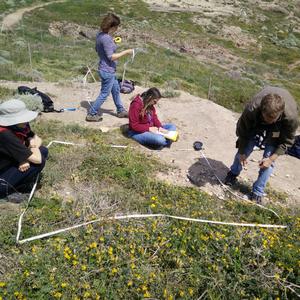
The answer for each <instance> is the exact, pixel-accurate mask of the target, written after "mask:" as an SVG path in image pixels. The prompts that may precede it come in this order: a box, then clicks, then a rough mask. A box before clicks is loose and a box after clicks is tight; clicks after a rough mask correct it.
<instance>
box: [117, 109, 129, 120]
mask: <svg viewBox="0 0 300 300" xmlns="http://www.w3.org/2000/svg"><path fill="white" fill-rule="evenodd" d="M117 117H118V118H128V112H127V111H126V110H123V111H120V112H118V113H117Z"/></svg>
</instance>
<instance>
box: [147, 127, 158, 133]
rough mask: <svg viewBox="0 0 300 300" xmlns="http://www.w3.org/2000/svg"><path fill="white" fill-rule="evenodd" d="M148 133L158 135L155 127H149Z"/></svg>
mask: <svg viewBox="0 0 300 300" xmlns="http://www.w3.org/2000/svg"><path fill="white" fill-rule="evenodd" d="M149 131H150V132H152V133H158V131H159V130H158V128H157V127H149Z"/></svg>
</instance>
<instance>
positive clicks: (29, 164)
mask: <svg viewBox="0 0 300 300" xmlns="http://www.w3.org/2000/svg"><path fill="white" fill-rule="evenodd" d="M37 115H38V113H37V112H34V111H30V110H28V109H26V106H25V104H24V103H23V102H22V101H20V100H16V99H13V100H9V101H6V102H4V103H2V104H1V105H0V198H5V197H7V196H9V195H10V194H13V193H16V192H17V193H22V192H29V191H30V189H31V188H32V184H33V182H34V181H35V179H36V177H37V175H38V174H39V173H40V172H41V171H42V169H43V168H44V166H45V162H46V159H47V157H48V149H47V148H46V147H44V146H42V140H41V138H40V137H38V136H37V135H36V134H34V133H33V132H32V131H31V129H30V125H29V122H30V121H32V120H34V119H35V118H36V117H37Z"/></svg>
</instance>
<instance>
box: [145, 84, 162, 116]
mask: <svg viewBox="0 0 300 300" xmlns="http://www.w3.org/2000/svg"><path fill="white" fill-rule="evenodd" d="M141 98H142V99H143V103H144V107H143V109H142V110H141V114H140V115H141V116H142V117H144V116H145V113H146V112H147V111H149V110H151V108H152V106H153V105H152V104H151V101H152V100H153V99H160V98H161V93H160V91H159V90H158V89H157V88H156V87H152V88H150V89H149V90H147V91H145V92H144V93H142V95H141Z"/></svg>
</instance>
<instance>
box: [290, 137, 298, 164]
mask: <svg viewBox="0 0 300 300" xmlns="http://www.w3.org/2000/svg"><path fill="white" fill-rule="evenodd" d="M287 154H289V155H291V156H295V157H297V158H299V159H300V135H297V136H296V137H295V141H294V144H293V145H292V147H290V148H289V149H288V150H287Z"/></svg>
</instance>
